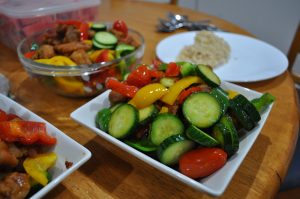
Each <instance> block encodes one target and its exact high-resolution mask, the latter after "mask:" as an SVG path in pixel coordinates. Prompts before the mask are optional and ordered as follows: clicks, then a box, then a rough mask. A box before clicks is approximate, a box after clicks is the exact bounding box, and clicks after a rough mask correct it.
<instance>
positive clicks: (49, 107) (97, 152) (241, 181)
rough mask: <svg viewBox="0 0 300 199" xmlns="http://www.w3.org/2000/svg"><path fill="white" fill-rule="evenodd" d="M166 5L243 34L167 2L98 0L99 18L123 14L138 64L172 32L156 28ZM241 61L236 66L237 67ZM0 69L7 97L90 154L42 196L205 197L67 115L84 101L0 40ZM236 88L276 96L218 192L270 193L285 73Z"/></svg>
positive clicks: (281, 141) (274, 186)
mask: <svg viewBox="0 0 300 199" xmlns="http://www.w3.org/2000/svg"><path fill="white" fill-rule="evenodd" d="M167 11H172V12H175V13H180V14H186V15H188V16H189V18H190V19H192V20H201V19H210V20H211V21H212V23H214V24H215V25H217V26H218V27H220V28H222V29H224V30H226V31H230V32H235V33H240V34H246V35H251V34H250V33H249V32H247V31H245V30H243V29H242V28H240V27H238V26H235V25H234V24H231V23H229V22H227V21H224V20H221V19H219V18H216V17H214V16H210V15H207V14H204V13H200V12H196V11H192V10H189V9H185V8H180V7H177V6H175V5H169V4H157V3H148V2H141V1H123V0H111V1H109V0H102V3H101V5H100V6H99V17H98V20H99V21H113V20H115V19H123V20H125V21H126V22H127V24H128V26H129V27H131V28H133V29H136V30H138V31H140V32H141V33H142V34H143V36H144V37H145V40H146V49H145V55H144V58H143V63H147V64H150V63H151V61H152V60H153V59H154V58H155V47H156V45H157V43H158V42H159V41H160V40H161V39H163V38H165V37H167V36H169V35H171V34H173V33H158V32H156V29H155V26H156V25H157V22H158V21H157V19H158V18H165V16H166V13H167ZM241 67H242V66H241ZM0 73H2V74H4V75H5V76H7V77H8V78H9V80H10V82H11V91H12V94H13V95H14V97H15V98H14V99H15V100H16V101H17V102H19V103H20V104H22V105H24V106H25V107H27V108H28V109H30V110H31V111H33V112H35V113H36V114H38V115H39V116H41V117H43V118H44V119H46V120H47V121H49V122H50V123H52V124H53V125H55V126H56V127H58V128H59V129H60V130H62V131H63V132H64V133H66V134H67V135H69V136H70V137H72V138H73V139H74V140H76V141H77V142H79V143H80V144H82V145H84V146H85V147H87V148H88V149H89V150H90V151H91V152H92V158H91V159H90V160H89V161H88V162H87V163H86V164H84V165H83V166H82V167H81V168H80V169H79V170H77V171H76V172H74V173H73V174H72V175H70V176H69V177H68V178H66V179H65V180H64V181H63V182H62V183H61V184H59V185H58V186H57V187H56V188H55V189H53V191H51V192H50V193H49V194H48V195H47V196H46V197H45V198H73V199H75V198H122V199H132V198H156V199H166V198H190V199H196V198H197V199H200V198H211V196H209V195H206V194H204V193H202V192H199V191H197V190H195V189H193V188H190V187H188V186H186V185H184V184H183V183H181V182H179V181H177V180H175V179H173V178H172V177H170V176H168V175H166V174H164V173H162V172H160V171H158V170H156V169H154V168H152V167H151V166H148V165H147V164H146V163H144V162H142V161H140V160H138V159H137V158H135V157H133V156H132V155H130V154H128V153H126V152H123V151H122V150H120V149H119V148H117V147H115V146H113V145H112V144H110V143H108V142H107V141H105V140H103V139H102V138H100V137H98V136H96V134H94V133H93V132H92V131H90V130H88V129H87V128H85V127H82V126H80V125H79V124H77V123H76V122H74V121H73V120H72V119H71V118H70V116H69V115H70V113H71V112H72V111H74V110H75V109H76V108H78V107H79V106H81V105H83V104H84V103H86V102H87V101H89V100H90V99H88V98H80V99H74V98H66V97H62V96H59V95H57V94H55V93H52V92H49V91H48V90H47V89H45V87H43V86H42V85H40V84H39V83H38V81H37V80H35V79H33V78H30V77H29V76H28V74H27V73H26V71H25V70H24V69H23V67H22V65H21V63H20V62H19V60H18V57H17V54H16V53H15V52H14V51H12V50H10V49H8V48H6V47H5V46H4V45H2V44H0ZM239 85H241V86H244V87H247V88H250V89H254V90H256V91H259V92H270V93H271V94H273V95H274V96H275V97H276V102H275V104H274V106H273V109H272V111H271V113H270V116H269V118H268V120H267V122H266V124H265V126H264V127H263V130H262V132H261V134H260V135H259V137H258V139H257V140H256V142H255V144H254V145H253V147H252V149H251V150H250V152H249V153H248V155H247V156H246V158H245V160H244V161H243V163H242V164H241V166H240V167H239V169H238V170H237V172H236V174H235V175H234V177H233V179H232V181H231V183H230V184H229V186H228V188H227V190H226V191H225V193H224V194H223V195H222V196H221V198H230V199H234V198H264V199H265V198H273V197H274V196H275V195H276V193H277V191H278V189H279V186H280V183H281V181H282V180H283V178H284V177H285V174H286V171H287V169H288V166H289V163H290V160H291V157H292V155H293V151H294V147H295V142H296V140H297V136H298V128H299V126H298V121H299V120H298V111H297V110H298V102H297V96H296V92H295V88H294V83H293V79H292V78H291V75H290V73H289V72H285V73H284V74H282V75H280V76H278V77H276V78H273V79H270V80H266V81H261V82H257V83H243V84H239Z"/></svg>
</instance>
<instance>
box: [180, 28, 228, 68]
mask: <svg viewBox="0 0 300 199" xmlns="http://www.w3.org/2000/svg"><path fill="white" fill-rule="evenodd" d="M229 56H230V46H229V45H228V43H227V42H226V41H225V40H224V39H222V38H221V37H218V36H217V35H215V34H214V33H213V32H212V31H206V30H203V31H200V32H198V33H197V34H196V36H195V38H194V43H193V44H192V45H188V46H184V47H183V48H182V49H181V51H180V53H179V55H178V56H177V58H176V60H177V61H186V62H191V63H194V64H205V65H209V66H211V67H216V66H219V65H222V64H225V63H226V62H227V61H228V59H229Z"/></svg>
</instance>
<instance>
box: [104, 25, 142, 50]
mask: <svg viewBox="0 0 300 199" xmlns="http://www.w3.org/2000/svg"><path fill="white" fill-rule="evenodd" d="M110 31H111V32H112V33H113V34H114V35H115V36H116V37H117V38H118V42H119V43H125V44H129V45H132V46H134V47H138V46H140V44H139V43H138V42H137V41H136V40H135V39H133V38H132V36H131V35H127V36H125V35H124V33H122V32H120V31H117V30H114V29H112V30H110Z"/></svg>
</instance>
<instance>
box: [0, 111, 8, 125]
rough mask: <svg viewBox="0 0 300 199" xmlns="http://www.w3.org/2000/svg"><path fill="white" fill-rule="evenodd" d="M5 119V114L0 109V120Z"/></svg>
mask: <svg viewBox="0 0 300 199" xmlns="http://www.w3.org/2000/svg"><path fill="white" fill-rule="evenodd" d="M3 121H7V114H6V112H5V111H3V110H1V109H0V122H3Z"/></svg>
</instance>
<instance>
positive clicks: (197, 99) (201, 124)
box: [182, 92, 222, 128]
mask: <svg viewBox="0 0 300 199" xmlns="http://www.w3.org/2000/svg"><path fill="white" fill-rule="evenodd" d="M182 109H183V115H184V117H185V118H186V119H187V120H188V121H189V122H190V123H191V124H193V125H195V126H197V127H198V128H208V127H210V126H212V125H213V124H214V123H216V122H217V121H218V120H219V118H220V117H221V115H222V107H221V105H220V103H219V102H218V100H217V99H216V98H215V97H214V96H212V95H211V94H209V93H207V92H197V93H193V94H191V95H190V96H189V97H187V98H186V100H185V101H184V103H183V106H182Z"/></svg>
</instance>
